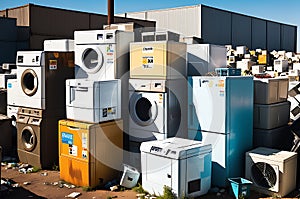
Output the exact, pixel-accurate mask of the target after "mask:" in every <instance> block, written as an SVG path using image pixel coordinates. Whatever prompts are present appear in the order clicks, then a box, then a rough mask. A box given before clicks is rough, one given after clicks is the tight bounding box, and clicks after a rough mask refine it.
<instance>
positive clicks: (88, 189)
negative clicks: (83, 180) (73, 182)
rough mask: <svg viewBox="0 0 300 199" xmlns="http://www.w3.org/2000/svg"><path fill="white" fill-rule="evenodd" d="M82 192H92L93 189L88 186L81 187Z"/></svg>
mask: <svg viewBox="0 0 300 199" xmlns="http://www.w3.org/2000/svg"><path fill="white" fill-rule="evenodd" d="M82 191H85V192H88V191H93V188H92V187H90V186H86V187H82Z"/></svg>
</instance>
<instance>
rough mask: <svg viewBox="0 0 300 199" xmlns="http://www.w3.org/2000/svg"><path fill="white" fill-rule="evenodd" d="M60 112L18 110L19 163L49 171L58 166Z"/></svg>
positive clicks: (29, 109) (30, 109)
mask: <svg viewBox="0 0 300 199" xmlns="http://www.w3.org/2000/svg"><path fill="white" fill-rule="evenodd" d="M62 111H64V110H61V111H58V110H54V111H53V112H51V110H48V109H47V110H42V109H32V108H24V107H22V108H19V110H18V115H17V144H18V156H19V160H20V162H23V163H27V164H29V165H32V166H35V167H38V168H46V169H50V168H52V167H53V166H55V165H58V135H57V132H58V125H57V124H58V119H57V118H58V115H60V114H61V112H62Z"/></svg>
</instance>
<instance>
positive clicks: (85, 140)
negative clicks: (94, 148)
mask: <svg viewBox="0 0 300 199" xmlns="http://www.w3.org/2000/svg"><path fill="white" fill-rule="evenodd" d="M81 140H82V148H83V149H87V148H88V143H87V142H88V140H87V133H82V138H81Z"/></svg>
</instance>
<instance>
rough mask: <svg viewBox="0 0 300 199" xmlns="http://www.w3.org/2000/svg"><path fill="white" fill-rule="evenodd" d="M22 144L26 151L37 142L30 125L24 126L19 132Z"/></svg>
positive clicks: (31, 149)
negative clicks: (20, 132)
mask: <svg viewBox="0 0 300 199" xmlns="http://www.w3.org/2000/svg"><path fill="white" fill-rule="evenodd" d="M21 139H22V144H23V147H24V149H25V150H26V151H29V152H31V151H33V150H34V149H35V147H36V144H37V138H36V135H35V133H34V130H33V129H32V128H31V127H30V126H26V127H24V128H23V130H22V134H21Z"/></svg>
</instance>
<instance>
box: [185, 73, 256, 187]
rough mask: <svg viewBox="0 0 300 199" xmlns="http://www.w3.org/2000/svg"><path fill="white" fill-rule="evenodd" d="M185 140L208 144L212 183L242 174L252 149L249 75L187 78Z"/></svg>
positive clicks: (224, 183) (219, 182)
mask: <svg viewBox="0 0 300 199" xmlns="http://www.w3.org/2000/svg"><path fill="white" fill-rule="evenodd" d="M189 83H190V87H189V102H188V103H189V106H188V107H189V109H188V115H189V123H188V133H189V139H197V140H202V143H203V144H211V145H212V186H218V187H225V186H227V183H228V181H227V178H231V177H240V176H243V168H244V154H245V153H246V152H247V151H249V150H251V149H252V136H253V128H252V126H253V77H250V76H215V77H208V76H192V77H189Z"/></svg>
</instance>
